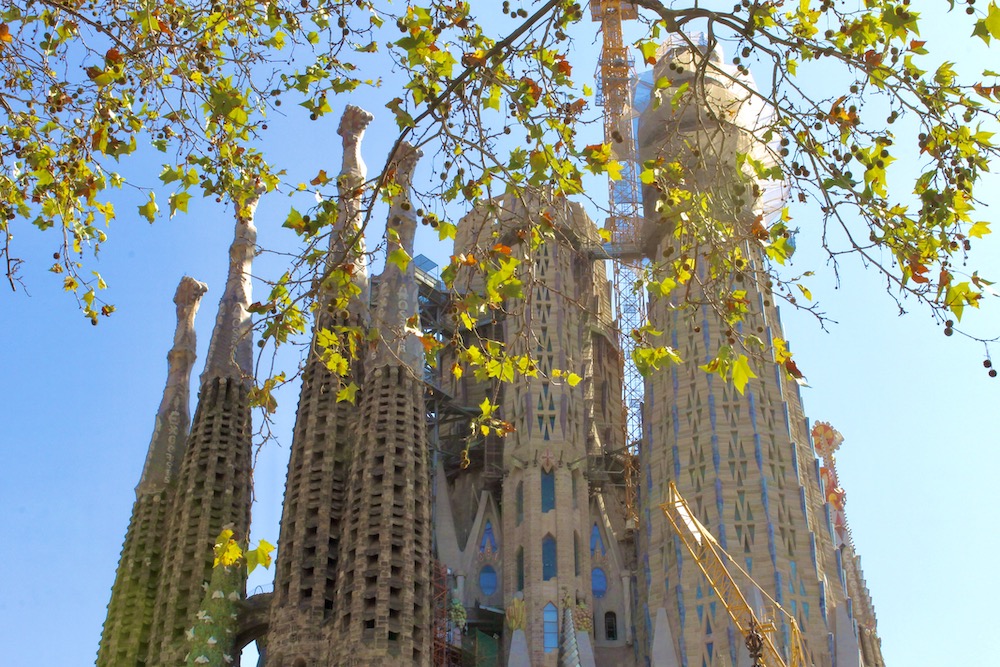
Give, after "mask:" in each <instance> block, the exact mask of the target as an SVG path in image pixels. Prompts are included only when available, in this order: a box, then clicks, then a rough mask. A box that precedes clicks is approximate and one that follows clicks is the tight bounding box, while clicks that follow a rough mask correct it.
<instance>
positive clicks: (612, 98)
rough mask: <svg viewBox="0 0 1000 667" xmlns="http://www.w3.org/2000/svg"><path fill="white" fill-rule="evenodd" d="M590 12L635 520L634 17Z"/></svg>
mask: <svg viewBox="0 0 1000 667" xmlns="http://www.w3.org/2000/svg"><path fill="white" fill-rule="evenodd" d="M590 16H591V18H592V19H593V20H594V21H599V22H600V23H601V33H602V35H603V47H602V49H601V60H600V64H599V69H600V76H599V77H598V78H597V81H598V86H597V104H598V106H603V107H604V141H605V143H607V144H609V145H610V146H611V147H612V150H613V152H614V154H615V156H616V158H617V159H618V161H619V162H620V163H621V166H622V171H621V179H620V180H617V181H615V180H609V181H608V186H609V188H608V219H607V223H606V225H605V228H606V229H607V230H608V231H609V232H610V233H611V243H610V244H609V246H608V248H609V253H608V255H609V257H610V258H611V259H612V260H613V274H614V279H613V282H614V293H615V316H616V318H617V320H618V329H619V332H620V335H619V340H620V344H621V348H622V356H623V358H624V370H623V377H622V398H623V399H624V404H625V419H624V425H625V456H624V460H625V519H626V522H627V525H628V524H629V523H630V524H631V526H632V527H635V526H636V525H638V524H637V519H638V511H637V508H636V485H637V477H638V465H637V460H638V459H637V457H638V453H639V452H638V448H639V442H640V441H641V439H642V414H641V412H642V400H643V393H644V386H643V378H642V375H640V374H639V371H638V370H637V369H636V367H635V362H634V361H633V360H632V351H633V350H634V349H635V346H636V344H637V341H636V339H635V337H633V335H632V333H633V332H634V331H638V330H639V329H641V328H642V326H643V325H644V324H645V321H646V300H645V293H644V291H643V290H642V289H641V288H639V287H637V283H638V282H639V277H640V276H641V274H642V259H641V258H640V257H637V256H636V254H635V253H634V251H633V252H616V251H615V249H616V248H618V249H622V248H631V249H634V248H636V247H638V245H639V243H638V241H639V230H640V226H641V223H642V215H641V211H640V209H639V202H640V199H639V168H638V164H637V155H636V145H635V132H634V131H633V120H632V79H633V62H634V61H633V59H632V56H631V55H630V54H629V52H628V48H626V47H625V45H624V44H623V43H622V21H624V20H628V19H634V18H636V16H637V10H636V8H635V5H634V4H633V3H632V2H629V1H628V0H591V2H590Z"/></svg>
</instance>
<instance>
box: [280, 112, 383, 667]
mask: <svg viewBox="0 0 1000 667" xmlns="http://www.w3.org/2000/svg"><path fill="white" fill-rule="evenodd" d="M371 120H372V116H371V114H369V113H368V112H367V111H364V110H362V109H359V108H358V107H354V106H348V107H347V110H346V111H345V112H344V116H343V118H342V119H341V121H340V129H339V130H338V132H339V134H340V136H341V137H342V138H343V145H344V158H343V168H342V169H341V172H340V176H339V177H338V179H337V187H338V189H339V191H340V199H339V203H338V216H337V222H336V224H335V225H334V227H333V230H332V232H331V236H330V249H329V254H328V257H329V263H328V266H327V269H328V270H327V273H326V276H325V277H324V281H323V284H321V285H320V286H319V290H320V297H319V301H320V304H321V306H320V310H319V315H318V317H317V318H316V329H315V331H314V333H313V349H312V350H311V353H310V355H309V358H308V360H307V361H306V365H305V368H304V369H303V371H302V390H301V393H300V394H299V409H298V414H297V415H296V419H295V431H294V434H293V437H292V452H291V459H290V461H289V463H288V477H287V480H286V483H285V502H284V507H283V511H282V518H281V535H280V538H279V540H278V554H279V557H278V561H277V564H276V572H275V579H274V599H273V601H272V603H271V620H270V628H271V631H270V632H269V641H268V644H267V657H268V665H270V666H271V667H291V666H292V665H295V664H296V662H295V661H296V660H304V661H305V664H307V665H320V664H329V657H330V650H331V648H330V646H329V641H328V637H327V633H326V631H325V628H326V626H325V625H324V622H325V621H326V620H327V619H329V618H333V617H334V614H335V613H336V611H337V594H336V585H337V571H338V564H339V562H340V561H339V558H340V543H341V538H342V536H343V534H344V532H345V520H346V517H345V515H344V503H345V501H346V498H345V496H346V492H347V488H346V486H347V473H348V469H349V468H350V465H351V461H352V459H353V457H354V453H355V451H356V450H357V447H358V429H357V421H358V419H357V417H358V406H357V405H355V404H354V403H351V402H349V401H340V402H337V400H336V395H337V392H338V391H339V390H340V389H341V388H342V387H345V386H347V385H349V384H350V383H352V382H355V383H358V384H362V383H363V377H362V375H361V371H360V363H355V364H354V367H353V368H352V370H351V372H350V373H349V374H347V375H346V376H341V377H337V376H335V375H334V374H333V373H332V372H331V371H330V370H329V369H328V368H327V365H326V361H325V359H324V358H323V357H322V354H323V350H322V349H321V348H320V346H319V344H318V342H319V341H318V338H319V337H320V336H329V335H331V334H334V332H335V331H336V327H338V326H341V327H342V326H362V325H365V324H366V323H367V319H368V317H367V315H368V313H367V309H368V299H369V297H368V281H367V268H366V266H365V264H364V247H363V245H362V244H363V239H364V236H363V235H362V234H361V233H360V232H361V228H360V215H359V204H360V194H361V186H362V184H363V183H364V180H365V171H366V170H365V164H364V162H363V161H362V159H361V139H362V137H363V135H364V131H365V128H366V127H367V126H368V123H370V122H371ZM355 238H356V239H357V242H356V244H355V245H354V246H353V247H352V246H350V245H348V243H349V241H350V240H351V239H355ZM351 281H353V283H351ZM326 283H330V284H326ZM342 283H343V284H342ZM350 284H353V285H354V287H355V288H356V291H357V295H356V296H353V297H345V296H344V294H345V293H350V292H354V291H355V290H354V289H349V288H350ZM344 298H349V303H348V304H347V307H346V308H342V309H338V308H337V307H336V303H335V299H344ZM324 332H325V333H324ZM341 336H343V334H341ZM345 344H346V341H345Z"/></svg>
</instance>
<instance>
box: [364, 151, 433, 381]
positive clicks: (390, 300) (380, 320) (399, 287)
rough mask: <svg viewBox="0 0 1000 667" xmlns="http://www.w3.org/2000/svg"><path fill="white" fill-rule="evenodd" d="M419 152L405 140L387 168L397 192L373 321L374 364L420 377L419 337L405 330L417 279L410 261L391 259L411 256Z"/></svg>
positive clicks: (413, 313) (414, 307) (414, 309)
mask: <svg viewBox="0 0 1000 667" xmlns="http://www.w3.org/2000/svg"><path fill="white" fill-rule="evenodd" d="M421 156H423V153H422V152H421V151H420V149H418V148H416V147H414V146H412V145H410V144H409V143H407V142H405V141H404V142H403V143H402V144H400V146H399V149H398V150H397V151H396V155H395V157H394V159H393V164H392V165H390V169H391V170H394V172H395V183H396V184H397V185H398V186H399V192H398V193H397V194H396V195H395V196H394V197H393V198H392V204H391V206H390V208H389V219H388V221H387V223H386V231H385V233H386V253H387V257H388V258H389V259H388V260H387V261H386V264H385V269H383V271H382V276H381V279H380V280H379V290H378V297H377V301H376V304H375V313H374V315H373V324H374V325H375V326H376V327H378V331H379V334H380V343H379V348H378V353H377V354H376V359H375V362H374V363H375V365H376V366H381V365H386V364H393V363H395V361H394V360H399V361H402V362H403V363H404V364H405V365H406V366H408V367H409V368H410V369H412V370H413V372H414V373H415V374H416V376H417V377H423V365H424V361H423V358H424V355H423V351H422V346H421V345H420V341H419V340H417V338H416V337H415V336H412V335H408V334H406V332H405V328H406V324H407V322H408V321H410V320H411V319H412V318H413V317H416V316H417V315H418V313H419V305H418V303H417V280H416V272H415V267H414V266H413V262H407V263H406V269H405V270H401V269H400V263H397V262H396V261H394V258H395V257H399V256H400V254H399V251H402V252H404V253H406V257H412V256H413V238H414V235H415V234H416V230H417V215H416V213H415V212H414V210H413V205H412V204H411V202H410V185H411V183H412V180H413V169H414V168H415V167H416V165H417V161H418V160H419V159H420V158H421Z"/></svg>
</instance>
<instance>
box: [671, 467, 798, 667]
mask: <svg viewBox="0 0 1000 667" xmlns="http://www.w3.org/2000/svg"><path fill="white" fill-rule="evenodd" d="M660 509H662V510H663V513H664V514H665V515H666V516H667V519H668V520H669V521H670V525H671V526H673V529H674V532H675V533H676V534H677V536H678V537H680V538H681V542H683V543H684V546H685V547H686V548H687V550H688V552H689V553H690V554H691V557H692V558H693V559H694V562H695V564H696V565H697V566H698V569H699V570H701V572H702V574H704V575H705V579H707V580H708V584H709V585H710V586H711V587H712V590H714V591H715V594H716V595H717V596H718V598H719V600H720V601H721V602H722V605H723V606H724V607H725V608H726V611H727V612H728V613H729V617H730V618H731V619H732V620H733V624H734V625H735V626H736V629H737V630H738V631H739V632H740V634H741V635H743V636H744V637H746V636H747V635H748V633H750V632H751V631H752V630H753V629H754V628H757V629H760V630H761V631H762V632H761V635H762V638H763V647H762V649H763V653H762V656H761V657H762V658H763V659H764V664H765V665H767V667H805V665H806V661H805V651H804V650H803V648H802V634H801V633H800V631H799V626H798V623H796V622H795V618H794V617H792V616H791V615H790V614H789V613H788V612H786V611H785V610H784V609H782V608H781V606H780V605H779V604H778V603H777V602H775V601H774V599H773V598H772V597H771V596H770V595H768V593H767V591H765V590H764V589H763V588H762V587H761V586H760V584H758V583H757V582H756V581H754V580H753V578H752V577H751V576H750V575H749V574H748V573H747V572H746V570H744V569H743V568H742V567H740V565H739V563H737V562H736V560H735V559H733V557H732V556H730V555H729V553H728V552H726V550H725V549H723V548H722V546H721V545H720V544H719V543H718V541H716V539H715V537H713V536H712V534H711V533H710V532H709V530H708V529H707V528H705V526H703V525H702V524H701V522H700V521H698V519H697V518H695V515H694V513H693V512H692V511H691V508H690V507H689V506H688V504H687V501H686V500H684V498H683V496H681V494H680V492H679V491H678V490H677V486H676V485H675V484H674V483H673V482H670V488H669V490H668V492H667V502H665V503H663V504H662V505H660ZM727 563H728V567H727ZM729 568H735V570H736V571H737V572H738V573H739V574H740V575H741V576H742V577H743V579H744V580H745V581H748V582H749V583H750V584H751V585H753V586H755V587H756V588H757V590H759V591H760V593H761V594H762V595H763V596H764V598H765V599H766V600H767V601H768V602H769V603H770V604H771V605H773V607H774V609H775V610H776V611H777V612H778V613H781V614H783V615H784V618H785V621H786V622H787V623H788V627H789V637H788V638H789V651H788V653H789V660H788V662H787V663H786V662H785V660H784V658H783V657H782V654H781V653H780V652H779V651H778V649H777V647H776V646H775V645H774V642H772V641H771V638H770V636H769V634H770V633H771V632H773V631H774V629H775V628H774V624H773V623H763V622H761V620H760V619H758V618H757V616H756V615H755V614H754V611H753V609H752V608H751V607H750V604H749V603H748V602H747V600H746V598H745V597H744V596H743V592H742V591H741V590H740V588H739V586H738V585H737V584H736V581H735V580H734V579H733V576H732V575H731V574H730V570H729Z"/></svg>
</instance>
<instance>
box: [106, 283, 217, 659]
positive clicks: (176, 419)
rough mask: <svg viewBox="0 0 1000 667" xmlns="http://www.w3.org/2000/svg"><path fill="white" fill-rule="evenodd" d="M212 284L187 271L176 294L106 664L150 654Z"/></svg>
mask: <svg viewBox="0 0 1000 667" xmlns="http://www.w3.org/2000/svg"><path fill="white" fill-rule="evenodd" d="M206 289H207V288H206V287H205V285H204V284H202V283H200V282H198V281H197V280H195V279H194V278H189V277H186V276H185V277H184V278H183V279H182V280H181V282H180V285H178V287H177V293H176V294H175V295H174V303H175V304H177V328H176V331H175V333H174V345H173V348H172V349H171V350H170V352H169V353H168V354H167V369H168V370H167V386H166V389H165V390H164V392H163V400H162V401H161V402H160V409H159V410H158V411H157V413H156V421H155V426H154V427H153V437H152V440H151V441H150V444H149V452H148V453H147V454H146V464H145V467H144V468H143V471H142V478H141V479H140V481H139V485H138V486H137V487H136V500H135V504H134V505H133V506H132V520H131V522H130V523H129V527H128V532H126V534H125V544H124V546H123V547H122V555H121V560H120V561H119V563H118V572H117V574H116V576H115V583H114V586H113V587H112V589H111V601H110V602H109V603H108V616H107V620H106V621H105V623H104V633H103V635H102V637H101V645H100V649H99V650H98V655H97V664H98V665H99V666H100V667H105V666H107V667H115V666H117V665H135V664H139V663H141V662H143V661H145V660H146V657H147V653H148V649H149V623H150V621H151V620H152V617H153V608H154V604H155V602H156V592H157V587H158V584H159V577H160V571H161V569H162V566H163V539H164V531H165V530H166V523H167V517H168V509H169V508H170V507H171V505H172V502H173V498H174V490H175V485H174V484H173V483H172V482H174V480H175V478H176V470H177V467H178V464H179V462H180V457H181V456H182V455H183V453H184V442H185V439H186V438H187V431H188V425H189V424H190V421H191V419H190V415H189V413H188V402H189V396H190V390H189V389H188V386H189V385H190V383H191V368H192V366H193V365H194V359H195V333H194V317H195V314H196V313H197V312H198V304H199V302H200V301H201V297H202V295H203V294H204V293H205V291H206Z"/></svg>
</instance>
